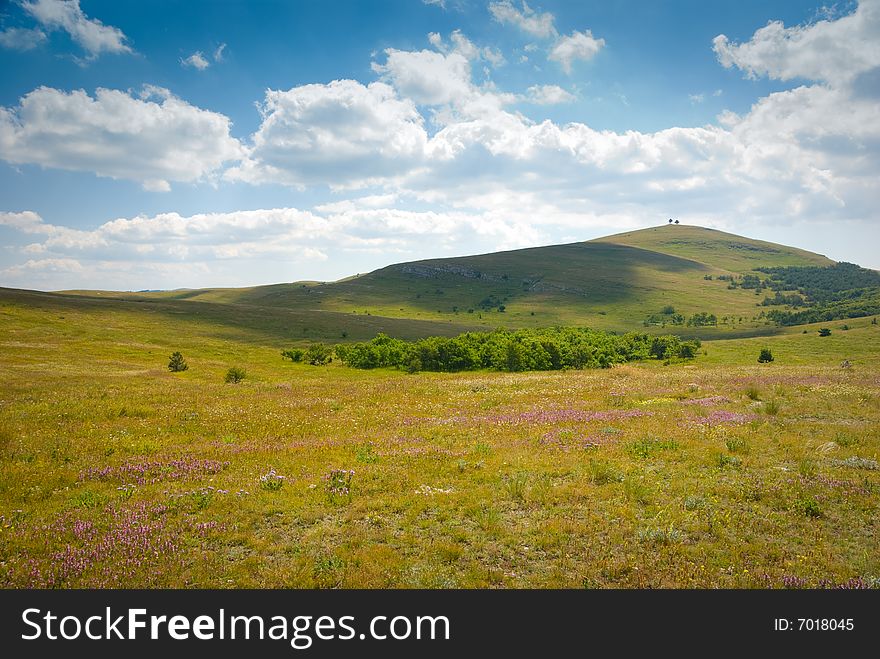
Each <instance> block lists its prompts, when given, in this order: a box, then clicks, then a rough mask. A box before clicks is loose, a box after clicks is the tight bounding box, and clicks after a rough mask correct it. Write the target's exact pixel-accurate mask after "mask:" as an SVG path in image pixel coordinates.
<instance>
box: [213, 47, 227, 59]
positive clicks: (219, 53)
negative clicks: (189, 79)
mask: <svg viewBox="0 0 880 659" xmlns="http://www.w3.org/2000/svg"><path fill="white" fill-rule="evenodd" d="M225 53H226V44H225V43H221V44H220V45H219V46H217V48H215V49H214V61H215V62H222V61H223V60H224V57H225Z"/></svg>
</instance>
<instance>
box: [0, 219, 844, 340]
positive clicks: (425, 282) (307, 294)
mask: <svg viewBox="0 0 880 659" xmlns="http://www.w3.org/2000/svg"><path fill="white" fill-rule="evenodd" d="M833 264H834V262H833V261H831V260H830V259H827V258H826V257H824V256H821V255H819V254H814V253H811V252H807V251H804V250H800V249H796V248H793V247H786V246H783V245H777V244H774V243H768V242H764V241H758V240H752V239H749V238H744V237H741V236H736V235H733V234H729V233H724V232H721V231H716V230H712V229H705V228H701V227H695V226H681V225H677V226H669V225H664V226H660V227H653V228H648V229H642V230H639V231H631V232H626V233H621V234H617V235H613V236H608V237H605V238H600V239H596V240H592V241H588V242H578V243H571V244H566V245H551V246H546V247H534V248H528V249H518V250H512V251H504V252H496V253H491V254H482V255H475V256H463V257H455V258H441V259H428V260H422V261H413V262H408V263H399V264H395V265H390V266H387V267H385V268H381V269H379V270H376V271H373V272H371V273H368V274H364V275H359V276H356V277H349V278H346V279H343V280H340V281H337V282H330V283H321V282H296V283H286V284H274V285H269V286H257V287H251V288H238V289H199V290H178V291H161V292H141V293H117V292H105V291H67V292H64V293H62V294H38V295H39V296H40V297H39V301H40V303H41V304H44V305H45V304H49V303H50V300H54V301H52V302H51V303H52V304H56V305H58V304H60V305H62V306H65V305H66V306H69V305H71V304H74V305H76V304H81V303H85V302H86V301H87V300H88V301H89V302H88V303H89V304H98V302H97V300H98V299H100V304H102V305H105V306H104V308H108V309H109V308H114V309H116V308H117V307H118V308H119V309H120V310H123V309H124V310H126V311H128V312H132V311H135V310H140V311H149V312H151V313H158V314H160V315H164V316H168V317H177V318H182V317H186V318H202V319H203V320H206V321H209V322H210V323H214V324H216V325H217V326H218V327H229V328H232V329H231V330H230V331H233V330H234V331H237V332H245V333H247V332H251V333H255V336H256V335H260V336H262V337H263V338H268V337H270V336H271V337H275V338H281V337H283V338H284V339H285V340H287V341H291V340H293V341H295V340H304V339H312V340H313V339H318V338H322V339H325V340H336V341H338V340H344V339H346V338H347V339H349V340H351V339H356V338H363V337H364V336H366V335H370V334H374V333H375V332H376V331H384V332H386V333H389V334H394V335H398V336H405V337H413V336H422V335H426V334H444V335H448V334H453V333H456V332H461V331H466V330H472V329H490V328H494V327H498V326H505V327H511V328H513V327H540V326H550V325H587V326H591V327H594V328H597V329H608V330H616V331H627V330H635V329H638V330H643V329H645V328H647V329H648V330H649V331H655V328H656V331H659V330H660V329H662V330H663V331H670V329H665V328H666V327H667V325H668V324H670V323H668V322H667V321H671V313H672V312H671V311H670V309H674V312H675V314H680V315H681V316H682V317H683V318H685V319H687V318H690V317H692V316H693V315H695V314H700V313H706V314H714V315H715V316H716V317H717V319H718V325H717V326H712V327H691V326H684V325H683V326H682V327H681V328H680V329H678V330H673V331H679V332H681V333H686V334H689V335H697V336H701V337H702V338H722V337H725V336H726V337H733V336H744V335H755V334H761V333H770V332H773V331H775V329H774V328H773V327H772V325H770V324H769V323H768V321H767V320H766V319H765V318H764V314H763V313H762V311H763V309H762V308H761V305H760V302H761V301H762V300H763V298H764V296H765V294H766V293H765V291H764V290H763V289H761V288H757V289H756V288H754V287H743V286H736V285H732V284H731V282H733V281H734V280H737V279H738V280H740V281H742V278H743V277H755V276H758V277H766V275H763V274H761V273H760V272H759V271H758V270H757V269H759V268H774V267H776V268H778V267H789V266H831V265H833ZM12 295H13V294H12V293H11V292H9V291H6V292H3V293H2V294H0V299H2V300H9V299H10V296H12ZM15 295H17V296H18V297H19V298H21V297H22V296H25V295H26V294H25V293H23V292H18V293H16V294H15ZM32 295H37V294H32ZM77 301H79V302H77ZM664 311H665V314H664ZM255 340H256V339H255Z"/></svg>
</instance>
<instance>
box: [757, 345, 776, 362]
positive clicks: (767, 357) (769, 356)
mask: <svg viewBox="0 0 880 659" xmlns="http://www.w3.org/2000/svg"><path fill="white" fill-rule="evenodd" d="M772 361H773V353H772V352H770V348H761V354H759V355H758V363H759V364H769V363H770V362H772Z"/></svg>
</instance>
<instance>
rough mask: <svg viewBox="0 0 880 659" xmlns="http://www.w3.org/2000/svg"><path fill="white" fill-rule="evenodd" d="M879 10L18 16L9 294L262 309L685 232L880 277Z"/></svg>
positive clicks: (11, 11)
mask: <svg viewBox="0 0 880 659" xmlns="http://www.w3.org/2000/svg"><path fill="white" fill-rule="evenodd" d="M878 43H880V0H862V2H861V3H856V2H839V3H837V4H835V5H834V6H831V7H826V6H823V5H821V4H817V3H815V2H796V1H791V0H788V1H785V2H767V1H762V2H756V1H740V2H711V3H707V2H697V1H684V0H681V1H678V2H659V1H636V0H620V1H608V2H550V1H548V2H542V3H537V2H535V3H530V4H527V3H523V2H521V0H485V1H480V2H477V1H476V0H473V1H471V0H446V1H445V2H428V1H425V2H422V1H420V0H406V1H398V2H390V1H389V2H377V3H368V2H336V3H332V2H282V1H277V2H266V1H263V2H261V1H251V2H244V1H242V2H235V1H232V0H227V1H225V2H201V1H190V2H170V1H151V2H146V3H134V2H104V1H99V0H95V1H92V0H81V1H80V2H76V1H75V0H12V1H11V2H3V1H2V0H0V70H2V71H3V72H4V74H3V77H2V82H0V285H3V286H15V287H24V288H38V289H49V290H54V289H68V288H81V287H89V288H125V289H141V288H176V287H196V286H238V285H254V284H261V283H272V282H278V281H292V280H297V279H335V278H338V277H343V276H347V275H350V274H353V273H355V272H365V271H368V270H371V269H374V268H377V267H381V266H383V265H386V264H388V263H392V262H399V261H403V260H413V259H418V258H428V257H434V256H446V255H457V254H468V253H477V252H486V251H495V250H498V249H509V248H516V247H524V246H531V245H539V244H551V243H556V242H570V241H575V240H585V239H590V238H593V237H597V236H601V235H606V234H609V233H613V232H616V231H622V230H629V229H633V228H639V227H644V226H650V225H654V224H658V223H660V222H662V221H664V220H665V219H666V218H667V217H677V218H680V219H681V220H682V221H683V222H686V223H694V224H700V225H703V226H711V227H716V228H720V229H724V230H728V231H733V232H735V233H741V234H744V235H748V236H751V237H757V238H764V239H767V240H773V241H777V242H782V243H786V244H792V245H796V246H799V247H803V248H806V249H811V250H814V251H818V252H821V253H824V254H827V255H828V256H830V257H832V258H835V259H838V260H849V261H854V262H857V263H860V264H863V265H866V266H870V267H880V257H878V256H877V250H876V248H875V246H876V245H877V244H880V230H878V223H877V213H876V201H877V199H880V194H878V192H880V190H878V187H880V184H878V181H880V104H878V97H880V74H878V71H880V49H878V46H877V44H878Z"/></svg>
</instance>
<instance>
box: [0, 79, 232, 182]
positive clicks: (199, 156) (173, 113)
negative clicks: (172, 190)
mask: <svg viewBox="0 0 880 659" xmlns="http://www.w3.org/2000/svg"><path fill="white" fill-rule="evenodd" d="M229 128H230V122H229V119H228V118H227V117H225V116H223V115H222V114H218V113H215V112H209V111H207V110H203V109H201V108H197V107H195V106H193V105H190V104H189V103H187V102H186V101H183V100H181V99H179V98H177V97H175V96H173V95H172V94H171V93H170V92H168V91H167V90H164V89H161V88H157V87H149V86H148V87H145V88H144V90H143V92H142V94H141V98H134V97H133V96H131V95H130V94H128V93H126V92H122V91H118V90H112V89H100V88H99V89H98V90H97V91H96V92H95V96H94V97H92V96H90V95H89V94H87V93H86V92H85V91H83V90H75V91H72V92H64V91H61V90H58V89H53V88H50V87H40V88H38V89H35V90H34V91H32V92H30V93H29V94H26V95H25V96H24V97H23V98H22V99H21V100H20V102H19V105H18V106H17V107H13V108H3V107H0V158H2V159H3V160H6V161H7V162H10V163H14V164H34V165H40V166H43V167H55V168H59V169H68V170H75V171H86V172H94V173H95V174H97V175H98V176H105V177H110V178H117V179H128V180H132V181H138V182H140V183H142V184H143V185H144V186H145V187H146V188H147V189H151V190H167V189H168V185H169V184H168V182H169V181H182V182H194V181H199V180H202V179H205V178H206V177H208V176H209V175H211V174H212V172H214V171H216V170H217V169H218V168H220V167H221V166H222V165H223V163H224V162H227V161H229V160H234V159H238V158H239V157H240V156H241V153H242V150H241V146H240V144H239V142H238V140H236V139H235V138H233V137H231V136H230V134H229Z"/></svg>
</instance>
